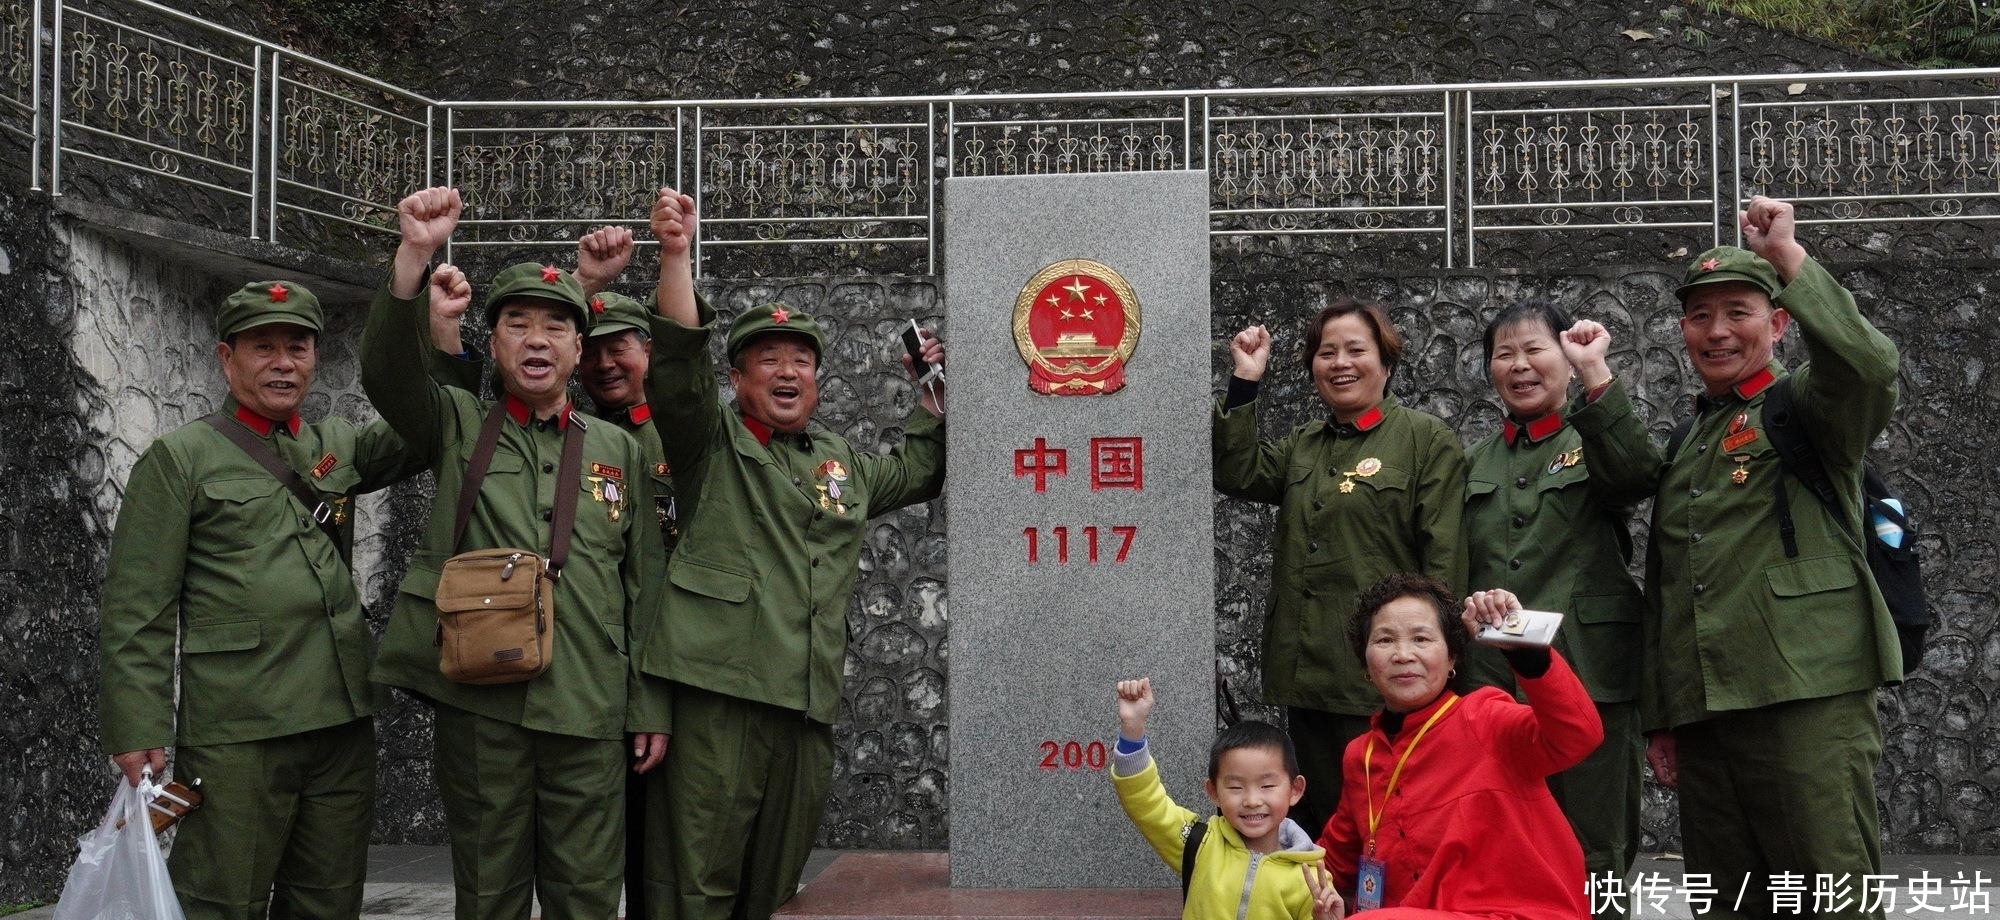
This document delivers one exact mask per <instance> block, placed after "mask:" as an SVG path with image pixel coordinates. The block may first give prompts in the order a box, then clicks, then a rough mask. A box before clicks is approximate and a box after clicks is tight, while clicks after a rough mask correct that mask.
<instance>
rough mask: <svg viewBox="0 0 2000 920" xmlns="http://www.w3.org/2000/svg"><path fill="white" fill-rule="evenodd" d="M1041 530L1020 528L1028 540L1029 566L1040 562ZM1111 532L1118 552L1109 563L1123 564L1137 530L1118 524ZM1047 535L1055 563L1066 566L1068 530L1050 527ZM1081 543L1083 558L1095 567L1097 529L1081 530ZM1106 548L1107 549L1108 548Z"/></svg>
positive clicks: (1086, 528) (1092, 527) (1093, 527)
mask: <svg viewBox="0 0 2000 920" xmlns="http://www.w3.org/2000/svg"><path fill="white" fill-rule="evenodd" d="M1041 530H1042V529H1041V528H1040V527H1023V528H1021V535H1022V536H1023V537H1026V538H1027V539H1028V564H1029V565H1035V564H1038V563H1040V562H1041V561H1042V534H1041ZM1111 532H1112V533H1113V534H1114V535H1116V536H1117V537H1118V552H1117V553H1116V554H1114V555H1113V556H1112V559H1111V561H1112V562H1114V563H1118V562H1124V561H1125V557H1126V556H1128V555H1130V554H1131V552H1132V540H1133V538H1134V537H1137V536H1138V535H1139V528H1137V527H1131V526H1127V525H1123V524H1120V525H1118V526H1115V527H1112V528H1111ZM1049 535H1050V536H1052V537H1054V538H1055V550H1056V563H1057V564H1059V565H1068V564H1069V528H1067V527H1051V528H1049ZM1083 543H1084V554H1085V558H1086V559H1088V560H1089V562H1090V564H1091V565H1096V564H1097V560H1098V528H1097V527H1096V526H1094V525H1093V526H1090V527H1085V528H1083ZM1106 548H1107V549H1109V547H1108V546H1107V547H1106Z"/></svg>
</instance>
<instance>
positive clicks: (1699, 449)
mask: <svg viewBox="0 0 2000 920" xmlns="http://www.w3.org/2000/svg"><path fill="white" fill-rule="evenodd" d="M1694 452H1695V453H1697V454H1705V453H1708V445H1707V444H1696V445H1695V446H1694Z"/></svg>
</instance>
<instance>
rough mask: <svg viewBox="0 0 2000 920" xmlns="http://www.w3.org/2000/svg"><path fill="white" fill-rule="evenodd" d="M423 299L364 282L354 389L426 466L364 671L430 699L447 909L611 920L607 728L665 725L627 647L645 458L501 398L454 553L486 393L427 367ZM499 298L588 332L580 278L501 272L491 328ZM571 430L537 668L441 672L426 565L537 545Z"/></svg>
mask: <svg viewBox="0 0 2000 920" xmlns="http://www.w3.org/2000/svg"><path fill="white" fill-rule="evenodd" d="M544 273H546V274H544ZM427 296H428V295H427V294H419V295H418V296H417V297H415V298H412V299H409V300H403V299H399V298H397V297H395V296H394V295H392V294H390V293H389V292H388V291H387V289H384V290H383V291H382V292H380V293H378V294H377V295H376V298H375V303H374V305H373V307H372V312H371V315H370V317H369V322H368V331H367V333H366V334H365V335H364V336H363V340H362V384H363V386H364V388H365V389H366V390H367V391H368V394H369V397H370V398H371V399H372V400H373V401H374V403H375V405H376V407H377V409H379V410H380V411H381V412H382V416H383V418H385V419H387V420H388V421H389V423H390V424H391V425H393V426H395V428H396V430H397V431H398V432H399V433H401V434H402V435H403V437H404V440H405V441H407V442H408V443H409V449H410V452H411V453H412V454H413V455H415V456H417V457H419V458H421V460H422V462H423V463H424V464H425V465H427V466H429V467H430V468H431V469H433V470H434V471H435V472H436V474H437V500H436V503H435V504H434V506H433V507H432V510H431V520H430V524H429V526H428V528H427V529H426V531H425V536H424V546H423V548H422V549H421V550H418V551H417V553H416V554H415V555H414V556H413V557H412V558H411V560H410V567H409V573H408V574H407V575H406V576H405V577H404V579H403V583H402V593H401V594H400V595H398V597H397V602H396V607H395V610H394V612H393V613H392V614H391V615H390V618H389V625H388V630H387V632H386V633H385V634H384V636H383V637H382V652H381V655H380V657H379V658H378V660H377V662H376V666H375V679H376V680H377V681H379V682H381V683H386V684H389V685H392V686H397V687H402V688H404V689H406V690H409V691H411V692H414V693H417V694H419V695H421V696H423V697H425V698H427V699H429V700H430V701H432V702H433V703H435V704H436V709H437V728H436V775H437V778H438V784H439V792H440V793H441V794H442V797H443V799H444V804H445V813H446V819H447V824H448V828H449V833H450V836H451V843H452V870H453V880H454V883H455V885H456V888H457V898H458V908H457V914H458V916H459V917H460V918H474V917H480V918H484V917H494V918H515V920H525V918H526V917H527V916H528V911H529V904H530V895H531V893H532V894H534V895H538V896H539V897H540V899H541V904H542V909H543V911H544V912H545V913H546V914H548V915H550V916H563V917H569V916H594V917H609V916H612V915H613V914H614V913H615V912H616V910H617V904H618V888H619V884H620V881H621V879H622V877H623V867H624V848H623V837H624V789H625V780H624V773H625V769H624V765H625V763H626V754H625V750H626V748H625V745H624V743H623V738H624V736H625V734H626V733H627V732H642V731H667V730H669V728H670V722H671V712H670V710H669V702H670V701H669V699H668V698H667V695H666V688H665V687H664V686H663V685H661V684H660V683H659V682H658V681H653V680H650V679H645V678H643V677H642V676H641V675H640V674H639V673H638V671H637V670H636V668H634V667H633V664H632V659H631V657H630V653H629V650H630V649H632V648H635V647H637V645H638V644H639V643H640V641H641V640H642V639H643V638H644V636H645V634H646V631H647V630H648V629H649V628H650V627H651V625H652V623H653V621H654V620H655V619H656V613H657V609H658V608H657V600H658V594H657V585H658V581H659V571H660V568H661V565H662V562H661V549H660V543H659V541H658V539H656V535H657V532H656V531H655V530H654V529H653V523H652V516H651V515H647V514H644V513H641V512H640V509H644V508H647V507H649V506H650V505H651V502H652V496H651V487H650V485H649V482H648V479H649V478H648V477H647V476H645V475H643V474H642V473H640V472H639V471H641V470H643V469H644V466H643V464H644V463H645V459H644V454H643V453H642V452H641V451H640V449H639V445H638V444H636V443H634V442H633V440H632V438H631V436H630V435H627V434H626V433H624V432H623V431H619V430H618V429H617V428H616V427H614V426H612V425H609V424H604V423H601V422H599V421H598V420H596V419H592V418H590V417H588V416H586V415H583V414H581V413H576V412H570V411H568V408H567V407H565V410H564V412H563V413H562V414H561V415H560V416H559V417H558V418H556V419H551V420H536V419H533V418H532V417H531V413H530V412H529V410H528V407H527V406H526V404H525V403H522V402H521V401H520V400H517V399H514V398H513V397H512V396H504V397H503V398H502V400H503V402H505V403H506V404H507V409H508V414H509V416H510V418H509V420H508V421H507V422H505V423H503V425H502V427H501V431H500V438H499V444H498V447H497V448H496V450H495V451H494V454H493V459H492V463H491V466H490V467H489V468H488V471H487V475H486V479H485V481H484V483H482V485H481V487H480V496H479V501H478V502H477V504H476V505H475V506H474V510H473V512H472V515H471V519H470V522H469V524H468V525H467V527H466V531H465V539H464V542H463V543H462V544H461V545H459V546H456V547H454V546H453V545H452V526H453V520H454V516H455V511H456V507H457V504H458V498H459V491H460V488H461V486H462V483H463V479H464V475H465V470H466V466H467V463H468V462H469V460H470V459H471V454H472V450H473V446H474V443H475V441H476V440H477V437H478V433H479V428H480V426H481V424H482V423H483V422H484V421H485V418H486V415H487V412H488V410H489V409H490V408H491V403H490V402H486V401H482V400H480V399H478V398H477V397H475V396H474V395H472V394H471V393H470V392H467V391H465V390H462V389H458V388H455V387H444V386H439V385H437V384H436V383H435V382H434V381H432V380H431V379H430V378H429V376H428V375H427V374H426V372H425V369H424V368H425V352H426V351H428V350H431V347H430V345H429V342H428V339H429V336H428V333H427V325H428V323H427V317H426V315H425V314H426V312H427V306H426V298H427ZM514 297H531V298H538V299H543V300H549V301H554V302H557V303H561V304H564V305H566V306H568V307H570V308H571V309H572V310H573V311H574V315H575V318H576V321H577V324H578V326H579V328H587V322H588V315H587V313H586V312H585V311H586V307H585V306H584V300H583V295H582V289H581V288H580V287H578V286H577V284H576V282H575V280H574V279H572V278H570V277H569V276H568V275H567V274H566V273H562V272H560V271H557V270H554V269H544V268H543V267H541V266H535V265H519V266H514V267H512V268H509V269H508V270H506V271H503V272H502V273H501V274H500V276H499V277H497V278H496V279H495V280H494V283H493V284H492V285H491V290H490V292H489V294H488V301H487V303H488V307H487V311H488V320H489V322H491V320H492V317H493V315H494V314H495V313H496V312H497V310H498V309H499V307H500V306H501V305H502V304H504V303H505V302H506V301H507V300H509V299H511V298H514ZM570 425H582V426H584V441H583V459H582V461H581V465H582V466H583V469H582V470H581V471H580V473H582V474H585V475H583V476H582V483H581V488H580V494H579V496H578V503H577V510H576V524H575V528H574V531H573V536H572V542H571V544H570V551H569V561H568V565H567V566H566V567H565V568H564V569H563V571H562V577H561V579H560V580H559V581H557V583H556V588H555V610H556V616H555V636H554V648H553V652H552V658H551V663H550V666H549V669H548V671H547V672H546V673H544V674H542V675H541V676H540V677H537V678H535V679H533V680H530V681H526V682H523V683H513V684H495V685H485V686H479V685H471V684H460V683H454V682H452V681H449V680H446V679H445V678H444V676H443V675H442V674H441V673H440V671H439V668H438V647H437V645H436V644H435V641H434V636H435V635H436V632H437V628H438V622H437V609H436V607H435V605H434V604H433V602H432V598H433V596H434V595H435V593H436V590H437V581H438V573H439V569H440V567H441V566H442V565H443V563H444V561H445V560H446V559H447V558H449V557H450V556H452V555H453V554H454V553H455V552H459V551H464V550H471V549H478V548H483V547H500V546H516V547H526V548H533V549H538V550H540V551H543V552H547V550H548V548H549V547H550V546H551V543H552V541H551V534H550V528H549V519H550V517H551V515H552V509H553V508H554V506H555V494H554V490H555V488H556V485H557V483H558V482H559V479H558V475H557V473H558V471H557V468H556V463H557V460H558V459H559V457H560V455H561V451H562V442H563V436H564V433H565V431H566V430H567V426H570ZM617 485H623V488H616V486H617ZM607 486H612V487H609V488H607Z"/></svg>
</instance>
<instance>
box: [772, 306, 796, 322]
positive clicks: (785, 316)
mask: <svg viewBox="0 0 2000 920" xmlns="http://www.w3.org/2000/svg"><path fill="white" fill-rule="evenodd" d="M791 321H792V314H790V313H787V312H785V309H784V308H783V307H779V308H778V309H776V310H772V311H771V322H774V323H777V324H778V325H780V326H782V325H784V324H786V323H789V322H791Z"/></svg>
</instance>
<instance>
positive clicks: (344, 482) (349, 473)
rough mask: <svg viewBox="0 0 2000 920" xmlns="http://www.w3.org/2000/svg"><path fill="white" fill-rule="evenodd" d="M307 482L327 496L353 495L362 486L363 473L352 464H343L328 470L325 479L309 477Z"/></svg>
mask: <svg viewBox="0 0 2000 920" xmlns="http://www.w3.org/2000/svg"><path fill="white" fill-rule="evenodd" d="M306 481H307V482H311V483H312V484H313V488H315V489H318V490H319V491H320V492H322V493H325V494H327V495H352V494H354V490H355V489H356V488H357V487H359V486H360V485H361V471H360V470H357V469H355V468H354V465H353V464H351V463H342V464H340V465H339V466H336V467H334V468H333V469H331V470H328V471H327V473H326V476H325V477H323V478H320V479H318V480H314V479H313V478H312V477H310V476H308V477H306Z"/></svg>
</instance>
